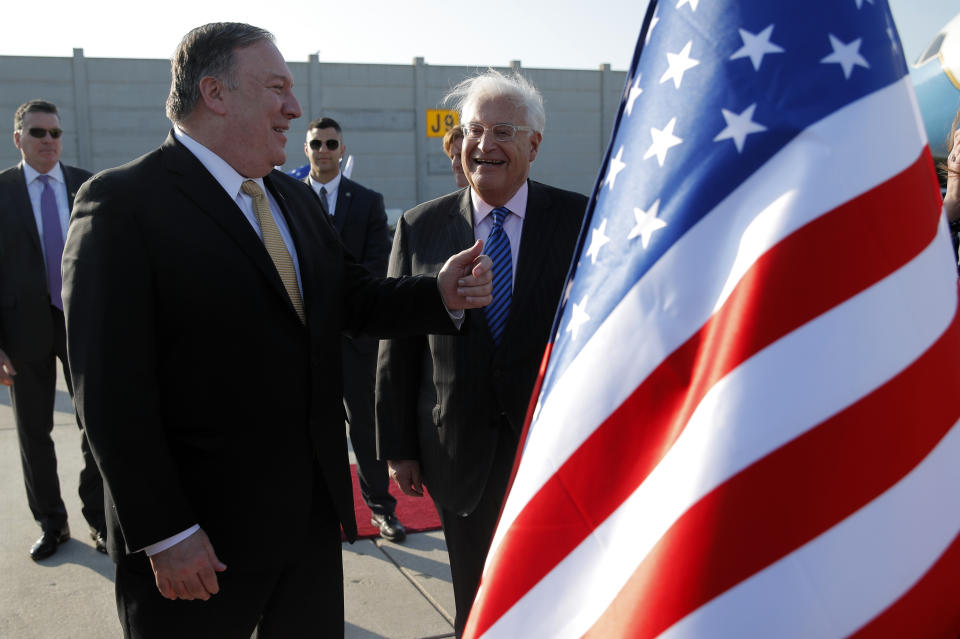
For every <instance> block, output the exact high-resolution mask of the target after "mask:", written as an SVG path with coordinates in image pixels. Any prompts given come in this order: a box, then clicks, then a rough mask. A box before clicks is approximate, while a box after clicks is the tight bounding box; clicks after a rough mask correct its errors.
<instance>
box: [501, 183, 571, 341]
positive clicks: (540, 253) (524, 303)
mask: <svg viewBox="0 0 960 639" xmlns="http://www.w3.org/2000/svg"><path fill="white" fill-rule="evenodd" d="M528 184H529V192H528V195H527V211H526V215H525V217H524V219H523V232H522V233H521V234H520V252H519V254H518V257H517V266H516V274H515V276H514V285H513V300H512V302H511V307H510V317H509V318H508V319H507V325H506V327H505V328H504V333H503V340H502V341H501V342H500V344H501V346H502V345H503V344H505V343H507V342H508V341H509V340H510V338H511V337H513V336H516V337H515V338H517V337H519V338H522V333H523V330H522V329H523V327H524V325H525V323H524V319H523V318H524V315H526V314H527V313H532V312H540V309H538V308H537V306H538V304H539V299H538V294H537V293H538V284H537V283H538V281H539V280H540V277H541V273H542V272H543V269H544V267H545V266H546V265H547V264H549V263H550V255H551V253H550V250H551V246H553V245H554V234H555V233H556V230H557V228H558V227H557V225H556V224H551V223H550V209H551V203H550V197H549V194H548V193H547V192H546V191H545V190H543V189H541V188H540V185H538V184H537V183H536V182H529V183H528Z"/></svg>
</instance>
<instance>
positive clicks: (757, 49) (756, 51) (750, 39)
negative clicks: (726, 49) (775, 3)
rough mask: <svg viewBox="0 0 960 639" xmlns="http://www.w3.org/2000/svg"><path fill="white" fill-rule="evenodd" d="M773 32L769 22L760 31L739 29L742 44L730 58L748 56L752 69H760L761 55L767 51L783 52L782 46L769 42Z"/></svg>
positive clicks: (735, 58)
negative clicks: (753, 31)
mask: <svg viewBox="0 0 960 639" xmlns="http://www.w3.org/2000/svg"><path fill="white" fill-rule="evenodd" d="M772 34H773V25H772V24H771V25H770V26H768V27H767V28H766V29H764V30H763V31H761V32H760V33H750V32H749V31H747V30H746V29H740V38H741V39H742V40H743V46H742V47H740V48H739V49H737V51H736V52H735V53H734V54H733V55H732V56H730V59H731V60H737V59H738V58H747V57H749V58H750V62H753V70H754V71H759V70H760V63H761V62H763V56H765V55H766V54H768V53H783V47H781V46H778V45H776V44H774V43H772V42H770V36H771V35H772Z"/></svg>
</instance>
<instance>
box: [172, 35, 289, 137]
mask: <svg viewBox="0 0 960 639" xmlns="http://www.w3.org/2000/svg"><path fill="white" fill-rule="evenodd" d="M263 40H268V41H270V42H273V34H272V33H270V32H269V31H267V30H265V29H261V28H260V27H254V26H251V25H249V24H243V23H241V22H212V23H210V24H205V25H203V26H202V27H197V28H196V29H194V30H192V31H191V32H190V33H188V34H187V35H185V36H183V40H181V41H180V44H179V46H177V50H176V51H174V53H173V57H172V58H171V59H170V72H171V75H172V76H173V77H172V80H171V82H170V95H169V96H167V117H168V118H170V120H171V121H172V122H182V121H183V120H184V119H185V118H186V117H187V116H188V115H190V113H191V112H192V111H193V108H194V107H195V106H196V105H197V102H198V101H199V100H200V80H202V79H203V78H205V77H207V76H211V77H214V78H219V79H220V80H222V81H223V83H224V84H225V85H226V86H227V88H228V89H236V88H237V87H239V86H240V83H239V80H238V79H237V77H236V73H235V69H234V56H233V52H234V51H235V50H237V49H242V48H244V47H249V46H251V45H254V44H256V43H258V42H261V41H263Z"/></svg>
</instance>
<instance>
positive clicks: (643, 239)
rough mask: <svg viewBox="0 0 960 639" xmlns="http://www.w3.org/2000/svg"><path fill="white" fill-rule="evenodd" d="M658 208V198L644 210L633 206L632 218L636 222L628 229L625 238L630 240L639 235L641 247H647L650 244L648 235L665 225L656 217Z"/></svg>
mask: <svg viewBox="0 0 960 639" xmlns="http://www.w3.org/2000/svg"><path fill="white" fill-rule="evenodd" d="M659 209H660V200H659V199H657V200H656V201H655V202H654V203H653V204H651V205H650V208H649V209H647V210H646V211H644V210H643V209H640V208H637V207H634V209H633V218H634V219H635V220H636V222H637V224H636V226H634V227H633V228H632V229H631V230H630V234H629V235H628V236H627V239H628V240H632V239H633V238H635V237H640V243H641V244H642V245H643V248H647V247H648V246H649V245H650V236H651V235H653V234H654V232H655V231H659V230H660V229H662V228H664V227H665V226H666V225H667V223H666V222H664V221H663V220H661V219H660V218H658V217H657V211H659Z"/></svg>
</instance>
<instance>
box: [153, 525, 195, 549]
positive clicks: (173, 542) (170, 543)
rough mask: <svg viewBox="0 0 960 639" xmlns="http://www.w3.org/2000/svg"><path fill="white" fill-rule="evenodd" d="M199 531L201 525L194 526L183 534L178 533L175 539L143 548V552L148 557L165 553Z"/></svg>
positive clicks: (168, 539)
mask: <svg viewBox="0 0 960 639" xmlns="http://www.w3.org/2000/svg"><path fill="white" fill-rule="evenodd" d="M198 530H200V524H194V525H192V526H190V527H189V528H187V529H186V530H184V531H183V532H181V533H177V534H176V535H174V536H173V537H167V538H166V539H164V540H163V541H158V542H157V543H155V544H150V545H149V546H147V547H146V548H143V551H144V552H145V553H147V557H152V556H153V555H155V554H157V553H158V552H163V551H164V550H166V549H167V548H170V547H171V546H175V545H176V544H179V543H180V542H181V541H183V540H184V539H186V538H187V537H189V536H190V535H192V534H193V533H195V532H197V531H198Z"/></svg>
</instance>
